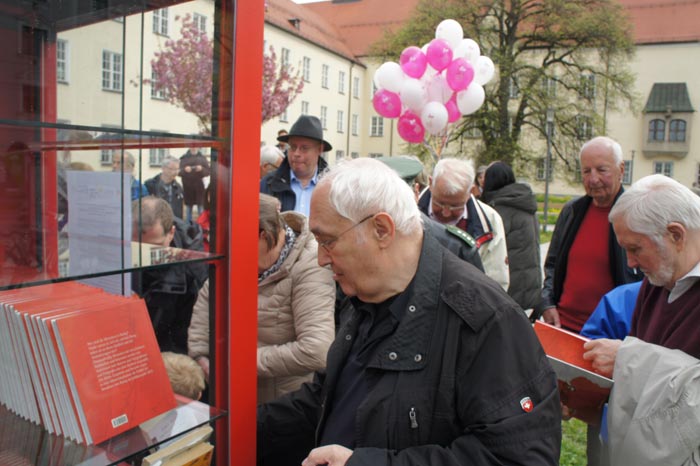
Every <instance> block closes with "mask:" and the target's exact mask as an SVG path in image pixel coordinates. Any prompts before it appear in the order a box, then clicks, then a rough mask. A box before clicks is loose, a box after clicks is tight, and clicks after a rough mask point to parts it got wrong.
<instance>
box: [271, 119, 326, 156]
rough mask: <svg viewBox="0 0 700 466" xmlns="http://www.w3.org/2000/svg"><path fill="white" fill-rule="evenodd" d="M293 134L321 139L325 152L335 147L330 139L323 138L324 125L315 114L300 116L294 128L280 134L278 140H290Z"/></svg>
mask: <svg viewBox="0 0 700 466" xmlns="http://www.w3.org/2000/svg"><path fill="white" fill-rule="evenodd" d="M292 136H299V137H303V138H309V139H315V140H317V141H321V142H322V143H323V152H328V151H329V150H331V149H333V146H331V145H330V144H329V143H328V141H326V140H324V139H323V127H322V126H321V120H319V119H318V118H317V117H315V116H311V115H302V116H300V117H299V119H298V120H297V121H295V122H294V124H293V125H292V129H290V130H289V134H284V135H282V136H278V137H277V140H278V141H280V142H288V141H289V138H290V137H292Z"/></svg>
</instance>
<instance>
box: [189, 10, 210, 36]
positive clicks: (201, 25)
mask: <svg viewBox="0 0 700 466" xmlns="http://www.w3.org/2000/svg"><path fill="white" fill-rule="evenodd" d="M192 21H193V22H194V27H195V29H197V30H198V31H199V32H207V17H206V16H204V15H202V14H199V13H195V14H194V15H192Z"/></svg>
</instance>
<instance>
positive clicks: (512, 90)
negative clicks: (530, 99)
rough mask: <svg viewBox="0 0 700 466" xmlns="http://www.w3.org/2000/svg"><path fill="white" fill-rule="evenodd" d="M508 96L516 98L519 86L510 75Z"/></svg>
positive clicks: (518, 95) (518, 93) (518, 94)
mask: <svg viewBox="0 0 700 466" xmlns="http://www.w3.org/2000/svg"><path fill="white" fill-rule="evenodd" d="M508 97H510V98H511V99H517V98H519V97H520V88H519V87H518V84H517V83H516V82H515V79H514V78H513V77H512V76H511V78H510V80H509V81H508Z"/></svg>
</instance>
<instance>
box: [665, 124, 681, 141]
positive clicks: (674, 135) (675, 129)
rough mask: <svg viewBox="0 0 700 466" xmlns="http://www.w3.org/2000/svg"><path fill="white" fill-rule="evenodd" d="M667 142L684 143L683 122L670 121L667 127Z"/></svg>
mask: <svg viewBox="0 0 700 466" xmlns="http://www.w3.org/2000/svg"><path fill="white" fill-rule="evenodd" d="M668 140H669V141H670V142H685V120H671V124H669V125H668Z"/></svg>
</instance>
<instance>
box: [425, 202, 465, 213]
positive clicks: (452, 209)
mask: <svg viewBox="0 0 700 466" xmlns="http://www.w3.org/2000/svg"><path fill="white" fill-rule="evenodd" d="M430 202H432V204H433V205H434V206H435V207H437V208H438V209H440V210H448V211H450V212H451V213H459V212H463V211H464V204H462V205H446V204H440V203H439V202H438V201H436V200H435V199H431V201H430Z"/></svg>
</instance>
